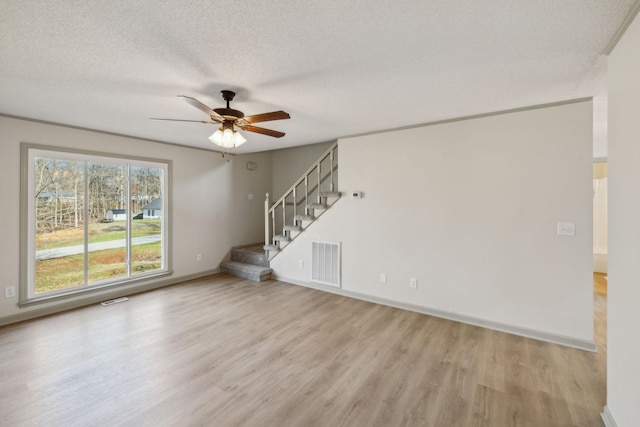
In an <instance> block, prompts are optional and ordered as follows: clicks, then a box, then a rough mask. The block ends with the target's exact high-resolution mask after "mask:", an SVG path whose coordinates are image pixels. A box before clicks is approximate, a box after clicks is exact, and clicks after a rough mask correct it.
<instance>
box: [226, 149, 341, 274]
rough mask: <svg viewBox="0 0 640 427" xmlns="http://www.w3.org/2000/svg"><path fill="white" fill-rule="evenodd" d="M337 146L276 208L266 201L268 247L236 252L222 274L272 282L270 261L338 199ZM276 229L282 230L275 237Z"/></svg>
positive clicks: (276, 203) (302, 178)
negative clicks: (270, 280)
mask: <svg viewBox="0 0 640 427" xmlns="http://www.w3.org/2000/svg"><path fill="white" fill-rule="evenodd" d="M337 152H338V143H337V142H336V143H335V144H333V145H332V146H331V147H330V148H329V149H328V150H327V151H326V152H325V153H324V154H323V155H322V156H320V158H319V159H318V160H317V161H316V162H315V163H314V164H313V165H312V166H311V167H310V168H309V169H308V170H307V172H306V173H305V174H304V175H302V177H300V179H298V180H297V181H296V183H295V184H293V185H292V186H291V187H290V188H289V190H287V191H286V192H285V193H284V195H283V196H282V197H281V198H280V199H278V201H277V202H275V203H274V204H273V205H270V203H269V194H268V193H267V196H266V199H265V217H264V229H265V231H264V233H265V244H264V245H261V244H260V245H254V246H249V247H244V248H238V249H233V250H232V251H231V260H230V261H224V262H222V263H221V264H220V271H221V272H223V273H227V274H232V275H234V276H238V277H242V278H245V279H249V280H253V281H256V282H262V281H265V280H269V279H271V271H272V270H271V269H270V268H269V260H271V259H272V258H273V257H274V256H276V255H277V254H278V253H279V252H280V251H281V250H282V249H284V247H285V246H287V245H288V244H289V243H290V242H291V241H293V240H294V239H295V238H296V237H297V236H299V235H300V233H302V232H303V231H304V230H305V229H306V228H307V227H309V226H310V225H311V224H312V223H313V222H314V221H316V220H317V219H318V218H319V217H320V216H321V215H322V214H323V213H324V212H326V211H327V209H329V208H330V207H331V206H332V205H333V204H334V203H335V202H336V201H337V200H338V199H339V198H340V192H339V191H336V188H337V179H338V174H337V173H335V172H336V171H337V170H338V162H337V160H338V158H337ZM276 230H278V231H280V230H282V231H281V233H280V234H276Z"/></svg>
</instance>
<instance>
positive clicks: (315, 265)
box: [311, 242, 340, 288]
mask: <svg viewBox="0 0 640 427" xmlns="http://www.w3.org/2000/svg"><path fill="white" fill-rule="evenodd" d="M311 281H312V282H316V283H322V284H323V285H329V286H334V287H336V288H339V287H340V243H329V242H311Z"/></svg>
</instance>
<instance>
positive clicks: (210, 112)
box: [178, 95, 224, 121]
mask: <svg viewBox="0 0 640 427" xmlns="http://www.w3.org/2000/svg"><path fill="white" fill-rule="evenodd" d="M178 98H182V99H184V100H185V101H187V102H188V103H189V104H191V105H193V106H194V107H196V108H197V109H198V110H200V111H202V112H203V113H205V114H207V115H208V116H210V117H211V118H212V119H213V120H220V121H223V120H224V118H223V117H222V116H221V115H220V114H218V113H216V112H215V111H213V110H212V109H211V108H209V107H207V106H206V105H204V104H203V103H202V102H200V101H198V100H197V99H195V98H191V97H190V96H184V95H178Z"/></svg>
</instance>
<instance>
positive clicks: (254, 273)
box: [220, 245, 271, 282]
mask: <svg viewBox="0 0 640 427" xmlns="http://www.w3.org/2000/svg"><path fill="white" fill-rule="evenodd" d="M220 271H221V272H223V273H227V274H232V275H234V276H238V277H242V278H244V279H249V280H253V281H254V282H263V281H265V280H269V279H271V269H270V268H269V259H268V258H267V255H266V254H265V251H264V249H263V248H262V245H255V246H248V247H244V248H237V249H232V250H231V260H230V261H223V262H222V264H220Z"/></svg>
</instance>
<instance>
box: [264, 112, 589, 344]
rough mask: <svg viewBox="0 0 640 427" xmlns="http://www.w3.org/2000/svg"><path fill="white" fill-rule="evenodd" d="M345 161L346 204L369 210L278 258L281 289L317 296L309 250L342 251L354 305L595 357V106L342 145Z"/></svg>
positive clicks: (321, 223) (340, 219)
mask: <svg viewBox="0 0 640 427" xmlns="http://www.w3.org/2000/svg"><path fill="white" fill-rule="evenodd" d="M339 158H340V163H339V172H338V173H339V179H340V190H341V191H343V192H345V191H346V192H351V191H355V190H360V191H363V192H364V198H363V199H360V200H358V199H351V198H348V197H344V198H343V199H342V200H340V201H338V203H336V205H335V206H334V207H332V208H331V209H330V210H329V211H328V212H327V213H326V214H325V215H324V216H322V217H321V218H320V219H319V220H318V221H317V222H316V223H314V224H312V225H311V226H310V227H309V229H308V230H307V231H305V232H304V233H303V234H302V235H301V236H300V237H299V238H298V239H296V240H295V241H294V242H292V243H291V245H290V246H289V247H287V249H286V250H285V251H284V252H283V253H282V254H280V255H278V256H276V257H275V258H274V259H273V261H272V264H271V265H272V267H273V268H274V271H275V273H276V275H277V277H279V278H282V279H285V280H288V281H291V282H294V283H300V284H307V285H308V284H309V280H310V268H309V267H310V257H309V255H310V246H311V245H310V240H313V239H318V240H325V241H334V242H342V262H343V264H342V287H343V290H345V291H347V292H350V293H355V294H358V295H363V296H366V297H373V298H377V299H383V300H386V301H391V302H399V303H404V304H411V305H413V306H419V307H426V308H428V309H432V310H438V311H439V312H441V313H451V314H454V315H457V316H459V317H462V318H465V317H466V318H472V319H476V320H479V321H486V322H489V323H491V322H492V323H493V324H494V326H495V325H507V326H509V327H514V328H516V329H519V330H520V332H522V331H527V330H528V331H532V332H533V335H536V334H538V333H539V334H542V335H546V336H551V337H552V338H553V337H555V338H561V339H564V338H569V341H571V340H573V341H574V342H576V343H578V346H584V347H592V346H593V295H592V285H593V280H592V276H591V274H592V231H593V229H592V196H593V190H592V103H591V102H580V103H572V104H566V105H561V106H555V107H548V108H540V109H534V110H529V111H524V112H514V113H509V114H502V115H495V116H489V117H484V118H478V119H471V120H463V121H458V122H453V123H447V124H440V125H433V126H425V127H419V128H413V129H407V130H401V131H394V132H388V133H383V134H377V135H370V136H363V137H355V138H350V139H344V140H340V141H339ZM541 167H544V169H545V174H543V175H541V174H540V173H539V171H540V168H541ZM557 222H573V223H575V224H576V230H577V231H576V236H575V237H559V236H557V235H556V223H557ZM299 259H302V260H303V261H304V262H303V264H304V268H301V267H299V262H298V260H299ZM381 272H384V273H386V274H387V276H388V282H387V283H385V284H382V283H380V282H379V274H380V273H381ZM410 277H414V278H417V279H418V288H417V289H410V288H409V286H408V285H409V278H410ZM507 329H508V328H507Z"/></svg>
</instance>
